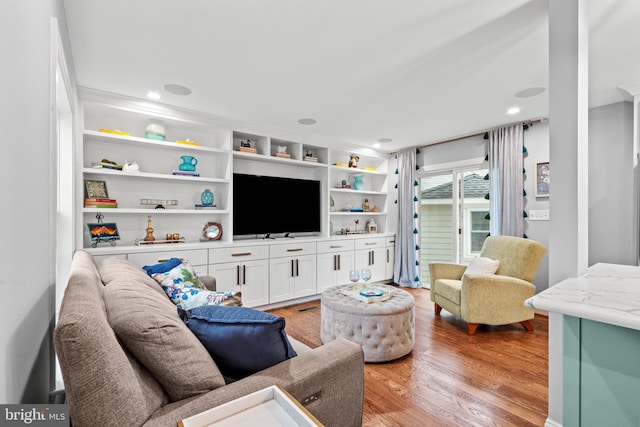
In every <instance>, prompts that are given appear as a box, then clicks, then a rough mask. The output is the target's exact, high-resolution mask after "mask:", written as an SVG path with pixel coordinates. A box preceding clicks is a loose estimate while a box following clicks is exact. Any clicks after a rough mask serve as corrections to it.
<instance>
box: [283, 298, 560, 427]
mask: <svg viewBox="0 0 640 427" xmlns="http://www.w3.org/2000/svg"><path fill="white" fill-rule="evenodd" d="M403 289H405V290H407V291H409V292H411V294H413V296H414V297H415V299H416V340H415V346H414V348H413V351H412V352H411V353H410V354H409V355H407V356H405V357H404V358H402V359H399V360H396V361H393V362H388V363H378V364H371V363H368V364H366V365H365V402H364V415H363V426H371V427H372V426H403V427H405V426H407V427H412V426H438V427H440V426H442V427H446V426H465V427H467V426H497V427H507V426H514V427H525V426H543V425H544V422H545V420H546V417H547V384H548V382H547V377H548V350H547V348H548V347H547V341H548V340H547V326H548V324H547V317H545V316H541V315H536V317H535V319H534V320H532V324H533V327H534V331H533V332H526V331H525V330H524V328H523V327H522V326H520V325H519V324H516V325H507V326H497V327H489V326H484V325H481V326H480V327H479V328H478V330H477V332H476V334H475V335H472V336H469V335H467V333H466V331H465V324H464V322H463V321H461V320H460V319H457V318H455V317H453V316H452V315H451V314H450V313H448V312H446V311H444V310H443V311H442V314H441V316H435V315H434V312H433V303H432V302H431V300H430V299H429V290H427V289H407V288H403ZM308 308H311V309H310V310H306V311H305V309H308ZM299 310H302V311H299ZM271 312H272V313H274V314H276V315H278V316H283V317H284V318H285V319H286V331H287V334H289V335H291V336H292V337H294V338H296V339H297V340H299V341H301V342H303V343H305V344H307V345H308V346H310V347H317V346H320V345H322V342H321V341H320V312H321V307H320V301H319V300H318V301H312V302H308V303H304V304H299V305H294V306H290V307H285V308H280V309H276V310H271Z"/></svg>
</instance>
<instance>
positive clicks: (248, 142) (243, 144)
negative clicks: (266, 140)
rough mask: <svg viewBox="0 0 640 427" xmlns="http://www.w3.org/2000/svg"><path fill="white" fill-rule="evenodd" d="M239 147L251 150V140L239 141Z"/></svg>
mask: <svg viewBox="0 0 640 427" xmlns="http://www.w3.org/2000/svg"><path fill="white" fill-rule="evenodd" d="M240 147H244V148H251V140H250V139H241V140H240Z"/></svg>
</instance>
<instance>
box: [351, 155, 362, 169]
mask: <svg viewBox="0 0 640 427" xmlns="http://www.w3.org/2000/svg"><path fill="white" fill-rule="evenodd" d="M359 161H360V157H358V156H356V155H355V154H349V167H350V168H357V167H358V162H359Z"/></svg>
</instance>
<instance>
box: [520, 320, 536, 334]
mask: <svg viewBox="0 0 640 427" xmlns="http://www.w3.org/2000/svg"><path fill="white" fill-rule="evenodd" d="M520 324H521V325H522V326H524V328H525V329H526V330H527V331H529V332H532V331H533V325H532V324H531V322H529V321H528V320H524V321H522V322H520Z"/></svg>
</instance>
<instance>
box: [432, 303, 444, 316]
mask: <svg viewBox="0 0 640 427" xmlns="http://www.w3.org/2000/svg"><path fill="white" fill-rule="evenodd" d="M441 311H442V307H440V306H439V305H438V304H433V312H434V313H435V314H440V312H441Z"/></svg>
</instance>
